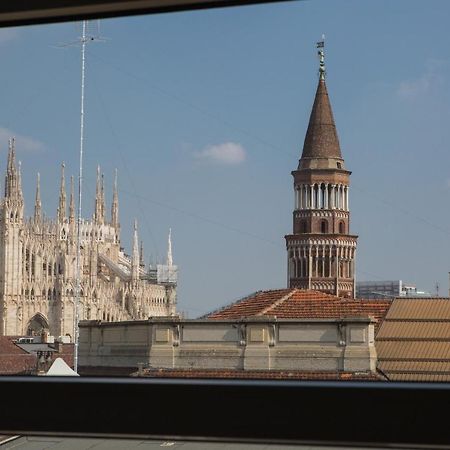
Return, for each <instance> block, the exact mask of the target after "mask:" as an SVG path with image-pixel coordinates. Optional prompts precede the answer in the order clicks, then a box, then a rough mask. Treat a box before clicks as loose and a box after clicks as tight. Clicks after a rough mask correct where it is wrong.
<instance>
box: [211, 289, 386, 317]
mask: <svg viewBox="0 0 450 450" xmlns="http://www.w3.org/2000/svg"><path fill="white" fill-rule="evenodd" d="M390 304H391V302H390V301H389V300H385V299H382V300H362V299H349V298H342V297H336V296H334V295H330V294H326V293H324V292H320V291H313V290H304V289H278V290H271V291H259V292H256V293H255V294H252V295H250V296H248V297H245V298H244V299H242V300H240V301H237V302H236V303H233V304H231V305H229V306H225V307H224V308H222V309H220V310H218V311H214V312H213V313H211V314H209V315H207V316H206V318H207V319H214V320H220V319H243V318H245V317H254V316H275V317H277V318H280V319H340V318H357V317H358V318H360V317H369V316H370V317H373V318H374V319H376V320H377V321H380V320H381V319H383V317H384V316H385V314H386V312H387V310H388V309H389V306H390Z"/></svg>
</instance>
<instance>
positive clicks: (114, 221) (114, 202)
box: [111, 169, 119, 228]
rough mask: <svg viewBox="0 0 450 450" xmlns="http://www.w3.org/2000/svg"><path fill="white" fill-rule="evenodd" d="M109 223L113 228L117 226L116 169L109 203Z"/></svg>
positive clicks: (117, 195)
mask: <svg viewBox="0 0 450 450" xmlns="http://www.w3.org/2000/svg"><path fill="white" fill-rule="evenodd" d="M111 225H112V226H113V227H114V228H118V227H119V194H118V192H117V169H116V171H115V174H114V192H113V200H112V205H111Z"/></svg>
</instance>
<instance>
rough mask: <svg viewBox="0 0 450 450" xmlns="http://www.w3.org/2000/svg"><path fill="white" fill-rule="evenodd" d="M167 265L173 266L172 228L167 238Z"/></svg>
mask: <svg viewBox="0 0 450 450" xmlns="http://www.w3.org/2000/svg"><path fill="white" fill-rule="evenodd" d="M167 265H168V266H169V267H171V266H173V256H172V228H169V237H168V238H167Z"/></svg>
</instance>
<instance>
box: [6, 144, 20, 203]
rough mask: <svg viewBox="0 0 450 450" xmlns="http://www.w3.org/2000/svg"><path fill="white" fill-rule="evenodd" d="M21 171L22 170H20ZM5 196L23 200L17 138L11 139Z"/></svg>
mask: <svg viewBox="0 0 450 450" xmlns="http://www.w3.org/2000/svg"><path fill="white" fill-rule="evenodd" d="M19 172H20V171H19ZM5 198H15V199H17V200H22V188H21V180H20V173H18V172H17V169H16V140H15V138H11V139H10V140H9V150H8V165H7V168H6V176H5Z"/></svg>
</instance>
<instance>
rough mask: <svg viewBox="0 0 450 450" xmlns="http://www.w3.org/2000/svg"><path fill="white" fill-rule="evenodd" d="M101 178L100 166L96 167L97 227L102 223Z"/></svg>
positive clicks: (95, 215) (95, 216)
mask: <svg viewBox="0 0 450 450" xmlns="http://www.w3.org/2000/svg"><path fill="white" fill-rule="evenodd" d="M102 184H103V181H102V176H101V175H100V166H97V183H96V187H95V213H94V218H95V222H96V223H97V224H99V225H102V224H103V223H104V206H103V199H102V190H103V188H102Z"/></svg>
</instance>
